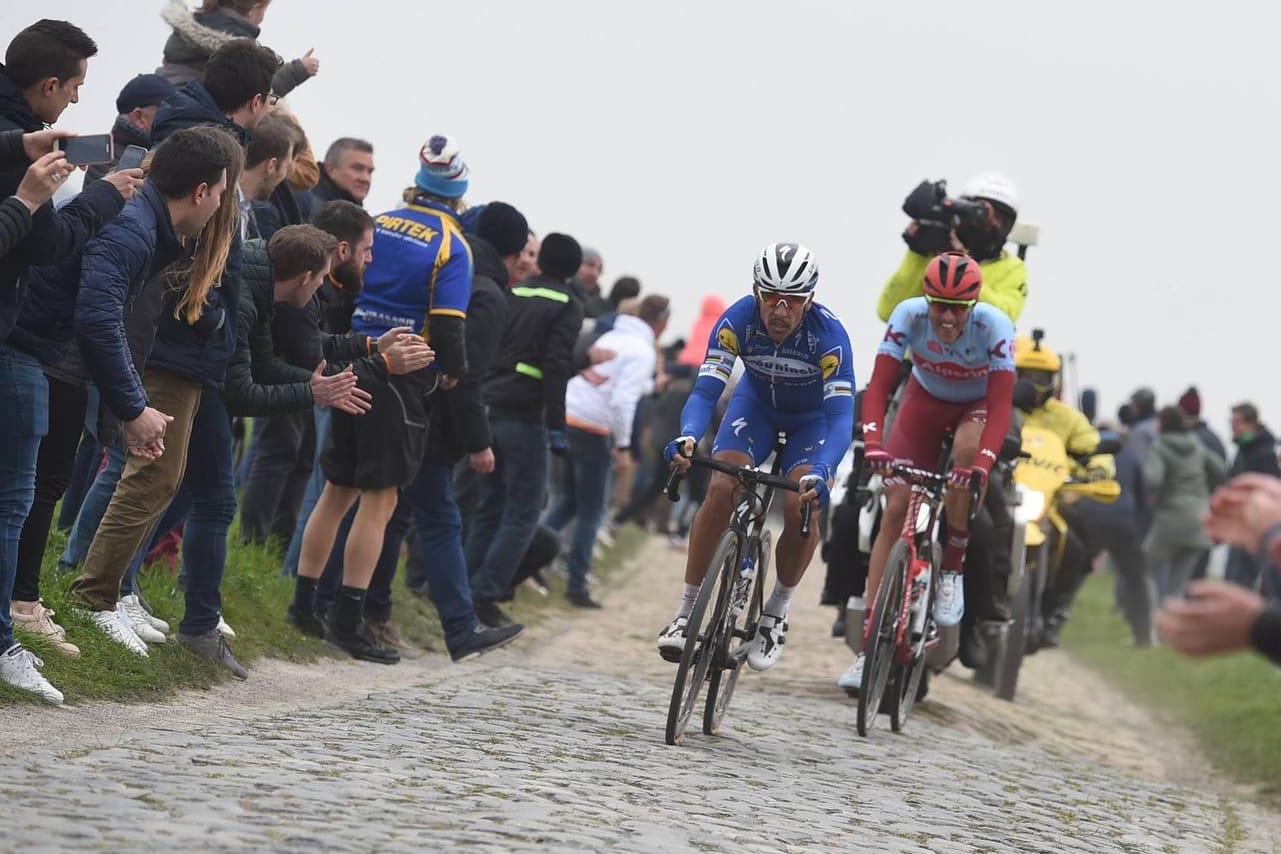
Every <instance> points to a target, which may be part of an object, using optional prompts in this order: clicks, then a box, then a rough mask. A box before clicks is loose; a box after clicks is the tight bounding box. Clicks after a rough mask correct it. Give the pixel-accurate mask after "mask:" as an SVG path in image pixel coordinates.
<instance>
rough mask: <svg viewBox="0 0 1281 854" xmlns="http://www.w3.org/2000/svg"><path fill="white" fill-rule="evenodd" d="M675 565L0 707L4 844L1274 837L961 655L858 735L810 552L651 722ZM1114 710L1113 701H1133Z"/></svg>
mask: <svg viewBox="0 0 1281 854" xmlns="http://www.w3.org/2000/svg"><path fill="white" fill-rule="evenodd" d="M679 572H680V566H679V556H677V555H675V554H673V553H671V552H669V551H667V549H666V547H665V546H663V545H660V544H658V543H657V542H655V543H653V544H651V545H650V546H649V547H648V548H647V549H646V551H645V552H644V553H643V554H642V556H641V558H640V559H639V560H638V561H636V562H635V565H634V566H633V568H632V570H631V574H630V577H629V578H627V579H626V580H625V581H624V582H623V583H622V584H620V585H618V586H617V587H615V588H613V589H611V590H609V591H608V592H607V593H606V595H605V597H604V598H605V604H606V606H607V608H606V610H604V611H602V612H598V613H594V614H585V615H582V616H577V615H576V616H575V617H574V618H573V619H567V620H562V621H556V622H551V623H547V624H544V625H542V626H539V627H536V628H535V629H534V630H532V631H531V632H530V635H531V637H529V638H528V639H526V640H524V641H522V642H521V644H519V645H517V646H516V647H515V648H514V649H511V650H505V651H503V652H500V653H497V654H495V655H493V656H491V657H490V658H488V659H483V660H481V661H480V662H478V663H476V664H471V665H462V666H457V667H452V668H448V667H440V666H439V662H432V663H429V664H427V665H413V666H411V665H402V667H403V670H400V671H398V672H403V674H404V680H405V681H404V683H403V684H402V685H399V686H395V687H391V688H387V687H379V688H375V689H374V690H372V691H369V690H364V691H360V690H357V689H358V688H359V686H358V685H357V684H356V680H353V682H352V684H351V685H347V686H344V685H341V684H335V685H334V686H333V688H332V691H330V692H329V693H328V695H325V694H320V695H319V698H316V695H313V698H312V699H309V700H308V701H307V702H306V703H304V704H297V703H295V704H294V707H290V704H289V703H288V702H277V703H273V704H272V705H270V706H263V705H260V704H256V703H255V704H252V705H250V704H244V705H237V704H236V703H234V702H231V703H226V702H219V703H217V704H213V703H210V704H208V705H209V706H210V708H208V710H207V711H206V710H203V709H202V706H203V705H205V704H204V702H203V700H204V697H205V695H200V694H193V695H188V696H186V697H184V698H183V699H182V700H181V701H180V702H179V703H178V704H176V705H175V706H173V707H172V711H173V714H172V716H171V717H170V718H169V720H170V721H172V722H171V723H166V722H165V720H166V719H165V717H164V715H163V714H159V713H157V712H156V710H154V709H153V710H149V711H148V712H147V713H145V714H140V716H139V718H140V721H141V722H140V724H139V725H138V727H137V728H136V730H130V729H129V728H128V727H124V728H120V727H105V726H104V727H97V728H94V727H93V726H92V723H93V721H94V720H95V717H94V712H93V709H92V708H89V709H82V710H78V711H75V710H73V711H71V712H69V713H68V712H65V711H64V712H60V711H58V710H48V711H41V712H33V713H31V715H30V719H29V721H27V723H26V726H27V727H28V728H27V731H28V732H33V731H34V732H40V731H42V721H43V720H55V718H53V717H51V716H57V715H60V714H61V715H67V714H71V715H77V714H80V715H82V716H83V718H84V719H85V725H86V726H88V727H89V729H87V730H86V729H85V727H79V728H77V726H76V723H75V719H74V718H72V719H70V720H71V721H72V723H68V719H67V718H65V717H63V718H60V719H56V721H57V726H56V727H55V729H56V731H57V733H58V735H57V737H56V738H55V739H54V740H53V743H47V744H41V745H37V746H34V747H28V748H23V749H21V750H15V749H13V746H14V744H15V741H14V739H13V735H12V732H6V735H7V736H8V738H7V740H8V743H9V744H10V746H11V750H10V751H8V752H7V756H6V760H5V763H4V764H5V770H6V772H7V773H6V774H5V775H4V778H3V781H2V782H0V797H2V798H3V802H4V804H5V810H4V813H5V816H6V822H5V823H6V833H5V834H4V837H3V841H2V842H0V849H3V850H21V851H35V850H50V851H52V850H67V849H70V848H73V847H74V848H75V849H77V850H93V849H106V850H123V849H126V848H128V849H138V848H144V847H145V848H149V849H172V850H193V851H206V850H218V851H227V850H248V849H255V850H262V849H271V850H279V851H314V850H318V849H332V850H353V851H361V850H378V851H393V850H396V851H399V850H404V851H409V850H414V851H422V850H442V849H446V850H448V849H459V848H468V849H477V850H495V851H506V850H514V849H519V850H534V849H537V850H584V849H594V850H610V851H655V850H662V851H684V850H735V851H739V850H742V851H779V850H841V851H878V852H879V851H894V852H899V851H901V852H926V851H929V852H938V854H943V852H948V854H951V852H958V854H959V852H980V851H1025V852H1064V851H1080V852H1137V851H1144V852H1146V851H1153V852H1168V851H1189V852H1211V851H1275V850H1277V847H1276V846H1275V845H1274V843H1273V840H1274V839H1281V834H1279V833H1278V832H1277V830H1278V823H1277V817H1276V816H1275V815H1273V814H1272V813H1269V812H1266V811H1264V810H1262V809H1260V808H1259V807H1257V806H1254V805H1253V804H1251V803H1250V802H1248V801H1245V800H1243V799H1241V798H1240V797H1235V796H1232V795H1229V794H1226V793H1227V792H1229V791H1230V790H1229V789H1227V788H1225V787H1224V786H1223V785H1222V784H1216V783H1214V782H1213V781H1211V780H1208V779H1206V778H1205V777H1204V770H1203V766H1200V765H1197V764H1196V762H1197V760H1196V759H1195V757H1188V758H1187V759H1186V761H1185V762H1184V763H1183V764H1182V765H1178V764H1176V765H1175V766H1171V767H1174V768H1175V769H1176V770H1175V771H1169V772H1168V773H1167V766H1166V764H1163V763H1164V762H1165V760H1168V757H1164V758H1163V757H1161V756H1157V755H1152V756H1138V757H1137V758H1136V757H1131V759H1132V760H1133V761H1131V762H1129V763H1128V764H1129V765H1130V766H1132V767H1133V768H1135V769H1138V770H1125V767H1116V766H1117V765H1118V763H1116V762H1109V763H1108V764H1104V763H1102V762H1100V761H1098V760H1097V758H1095V757H1096V755H1097V754H1098V745H1097V744H1091V745H1085V744H1082V745H1081V749H1080V750H1077V749H1074V746H1073V744H1074V742H1073V741H1072V740H1071V737H1065V736H1063V735H1062V734H1061V733H1060V734H1059V735H1058V736H1057V739H1058V740H1055V741H1042V740H1039V739H1038V737H1037V735H1036V733H1035V732H1029V731H1028V730H1027V729H1026V728H1020V726H1019V725H1017V723H1003V722H1001V721H996V722H995V723H994V724H993V725H992V726H988V727H985V726H983V725H982V723H981V721H980V722H976V721H975V719H976V718H978V717H981V716H982V715H983V710H984V709H991V710H993V711H992V715H993V716H997V715H999V714H1005V715H1007V716H1009V715H1011V714H1017V713H1018V712H1019V711H1020V706H1018V705H1016V706H1009V705H1008V704H1002V705H1003V706H1004V709H1005V710H1014V711H1013V712H1010V711H1005V712H1001V710H1000V708H999V707H998V706H997V705H995V704H993V705H987V703H988V701H987V700H986V699H985V698H984V699H981V700H980V699H978V698H979V693H978V692H977V691H975V690H974V689H972V688H971V686H969V685H968V684H966V683H964V682H962V681H961V680H959V679H954V678H948V677H946V676H945V677H944V678H942V679H940V680H938V681H937V683H936V686H935V688H934V690H933V691H932V694H931V698H930V699H929V700H927V701H926V702H925V703H924V704H923V705H922V706H921V708H920V716H919V717H914V718H913V719H912V721H910V722H909V725H908V728H907V731H906V732H905V733H904V734H903V735H892V734H891V733H889V731H888V727H887V726H884V727H882V728H881V729H878V730H877V731H876V732H875V733H874V734H873V736H872V737H869V738H867V739H860V738H859V737H858V735H857V732H856V730H855V727H854V718H855V708H854V705H853V704H852V703H851V702H850V701H849V700H848V699H847V698H846V697H845V696H844V694H843V693H841V692H840V691H838V690H837V689H836V688H835V687H834V686H833V684H832V680H833V678H834V677H835V675H836V673H837V672H839V670H840V668H841V666H843V665H844V664H845V663H846V661H845V655H844V653H843V651H842V650H843V648H842V647H841V646H840V645H839V643H838V642H836V641H833V640H831V639H830V638H828V637H826V635H827V628H828V623H829V621H830V615H831V612H830V610H826V609H819V608H817V607H815V606H812V605H809V604H807V603H812V602H813V601H814V599H816V597H817V589H818V585H819V582H821V578H819V577H817V576H819V575H820V573H821V566H819V565H818V564H817V563H816V564H815V566H814V567H813V571H812V573H811V577H810V578H808V579H807V580H806V582H805V587H804V588H803V589H802V590H801V591H800V593H799V594H798V595H799V599H798V604H797V605H796V608H795V610H794V611H793V621H792V622H793V625H794V626H795V627H796V628H795V629H794V631H793V636H792V637H790V638H789V644H788V648H787V654H786V655H785V656H784V657H783V660H782V662H781V663H780V664H779V666H778V667H777V668H775V670H774V671H772V672H770V673H769V674H766V675H764V676H760V677H758V676H755V675H753V676H750V677H745V678H744V680H743V681H742V683H741V684H740V687H739V692H738V694H737V696H736V698H735V704H734V707H733V708H732V709H731V711H730V715H729V719H728V720H727V723H726V726H725V730H724V732H725V734H724V735H723V736H722V737H719V738H707V737H704V736H702V735H701V734H699V733H698V732H697V722H694V723H693V724H692V726H691V732H690V734H689V735H687V737H686V739H685V741H684V742H683V744H682V746H680V747H675V748H673V747H667V746H666V745H664V744H663V725H664V720H665V715H666V708H667V700H668V697H669V695H670V688H671V685H670V678H671V674H672V669H671V667H670V665H666V664H664V663H663V662H661V661H659V660H658V658H657V656H656V654H655V653H654V652H653V649H652V640H653V635H654V632H655V631H656V630H657V629H658V627H659V626H660V625H661V624H662V622H664V618H665V617H667V616H669V611H670V608H671V606H672V604H673V598H672V597H673V596H674V595H675V593H676V592H678V591H679V583H678V579H679ZM1034 662H1035V660H1034ZM1035 663H1036V666H1037V667H1041V668H1045V667H1050V668H1057V669H1058V670H1060V671H1062V672H1063V673H1066V671H1065V670H1064V668H1069V669H1070V667H1071V665H1070V664H1068V663H1067V662H1066V661H1065V660H1063V659H1058V660H1051V659H1042V661H1041V662H1035ZM369 667H371V668H372V667H375V666H374V665H369ZM349 672H353V673H356V672H359V671H357V670H352V671H349ZM1063 673H1061V674H1060V675H1063ZM295 678H296V676H295ZM1063 678H1067V679H1077V680H1080V679H1083V678H1087V677H1083V676H1081V675H1080V674H1079V673H1067V674H1066V676H1063ZM1059 682H1062V679H1060V678H1058V677H1055V678H1046V679H1043V680H1040V681H1036V680H1032V681H1031V682H1030V686H1029V689H1028V690H1029V692H1034V691H1035V688H1036V686H1037V685H1039V684H1058V683H1059ZM236 687H237V686H234V685H227V686H223V687H221V688H219V689H218V691H219V696H220V698H221V697H223V695H224V694H230V695H231V696H232V698H233V699H234V692H235V691H236ZM1096 687H1097V686H1096ZM1100 690H1101V689H1100ZM1026 708H1028V709H1029V716H1030V717H1029V720H1030V721H1031V723H1029V724H1027V726H1031V727H1036V728H1039V727H1044V726H1053V725H1054V724H1055V719H1054V717H1053V713H1052V711H1047V710H1046V708H1044V707H1041V708H1039V709H1038V708H1037V707H1036V703H1035V700H1031V699H1030V700H1029V701H1028V702H1027V705H1026ZM1062 714H1063V715H1064V716H1065V717H1067V716H1074V717H1078V718H1079V715H1076V714H1075V713H1073V712H1071V711H1064V712H1062ZM1127 714H1129V715H1130V717H1129V718H1126V719H1125V720H1124V722H1123V723H1121V724H1117V726H1124V727H1131V726H1140V727H1141V726H1145V724H1144V722H1143V721H1142V719H1140V718H1134V714H1136V713H1134V712H1133V711H1130V712H1128V713H1127ZM41 716H45V717H41ZM1038 716H1039V717H1038ZM1015 720H1017V718H1015ZM11 723H12V722H11ZM1095 724H1097V725H1098V726H1102V724H1101V723H1098V722H1094V724H1091V723H1090V722H1086V724H1085V725H1084V729H1083V730H1082V726H1083V725H1082V722H1081V721H1080V720H1079V719H1078V720H1075V721H1074V722H1072V726H1069V725H1068V722H1067V721H1064V727H1063V728H1062V729H1064V730H1065V731H1067V732H1069V733H1071V732H1074V731H1077V730H1081V731H1084V732H1087V733H1088V732H1089V731H1090V730H1091V729H1092V728H1093V726H1094V725H1095ZM1073 726H1075V727H1076V730H1074V729H1073ZM6 729H10V728H9V727H6ZM1153 739H1154V736H1153V735H1152V732H1151V731H1150V729H1149V730H1148V731H1139V732H1137V734H1136V737H1134V738H1130V739H1128V740H1126V739H1122V740H1123V741H1124V743H1125V744H1126V745H1127V746H1126V750H1128V751H1129V752H1131V753H1137V754H1143V753H1144V751H1147V752H1148V753H1152V754H1159V753H1160V752H1161V751H1162V749H1163V747H1164V746H1165V745H1167V744H1168V742H1157V741H1155V740H1153ZM1135 745H1138V746H1137V747H1136V746H1135ZM1144 745H1147V746H1146V747H1145V746H1144ZM1166 749H1167V752H1168V748H1166ZM1112 752H1113V753H1122V752H1125V751H1121V750H1113V751H1112ZM1140 760H1142V761H1140ZM1120 765H1121V766H1125V765H1126V763H1125V762H1121V763H1120ZM1171 775H1173V777H1176V778H1179V779H1173V780H1172V779H1170V777H1171ZM1162 778H1165V779H1162ZM1193 781H1198V782H1196V783H1195V784H1194V783H1193Z"/></svg>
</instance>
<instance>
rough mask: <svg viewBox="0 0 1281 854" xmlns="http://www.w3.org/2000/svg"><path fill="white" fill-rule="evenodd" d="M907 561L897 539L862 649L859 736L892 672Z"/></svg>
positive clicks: (867, 725)
mask: <svg viewBox="0 0 1281 854" xmlns="http://www.w3.org/2000/svg"><path fill="white" fill-rule="evenodd" d="M910 560H911V554H910V553H909V551H908V548H907V543H905V542H904V541H902V540H899V541H898V542H896V543H895V544H894V548H892V549H890V556H889V559H888V560H887V561H886V562H885V572H884V573H882V575H881V586H880V589H878V590H877V591H876V603H875V604H874V605H873V608H874V610H873V612H872V615H871V619H872V621H873V622H872V625H871V632H870V633H869V634H868V638H867V647H866V648H865V649H864V650H863V652H864V660H863V687H862V690H860V691H859V692H858V734H859V735H861V736H866V735H867V732H868V730H870V729H871V728H872V723H873V722H874V721H875V720H876V715H877V713H878V712H879V711H880V708H881V700H882V699H883V698H884V697H885V686H886V685H887V684H888V682H889V681H890V673H891V671H893V670H894V643H895V634H896V632H895V629H896V626H897V623H898V616H899V610H900V607H901V605H902V602H903V591H904V585H905V584H906V581H907V570H908V565H909V562H910Z"/></svg>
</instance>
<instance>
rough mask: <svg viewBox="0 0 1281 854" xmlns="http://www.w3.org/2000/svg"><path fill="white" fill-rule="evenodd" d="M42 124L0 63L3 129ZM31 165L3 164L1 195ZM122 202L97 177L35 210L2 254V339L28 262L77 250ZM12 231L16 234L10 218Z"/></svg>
mask: <svg viewBox="0 0 1281 854" xmlns="http://www.w3.org/2000/svg"><path fill="white" fill-rule="evenodd" d="M43 129H44V125H43V124H42V123H41V122H40V120H39V119H37V118H36V117H35V115H34V114H33V113H32V112H31V107H30V106H29V105H28V104H27V101H26V99H25V98H23V97H22V90H20V89H19V88H18V86H17V84H15V83H14V82H13V81H12V80H10V79H9V75H8V72H7V71H6V70H5V68H4V66H3V65H0V131H5V130H20V131H24V132H27V133H31V132H34V131H38V130H43ZM19 145H21V142H19ZM24 160H25V157H24ZM28 165H29V164H26V163H23V164H21V165H17V166H14V167H13V168H0V199H5V198H8V197H9V196H12V195H13V194H14V193H15V192H17V189H18V185H20V184H21V183H22V178H23V176H24V175H26V172H27V166H28ZM124 206H125V200H124V196H122V195H120V193H119V191H117V190H116V188H115V187H113V186H111V185H110V184H108V183H105V182H102V181H99V182H97V183H96V184H93V185H91V186H90V187H88V188H87V189H85V190H84V191H83V192H82V193H80V195H78V196H76V197H75V198H74V199H72V200H71V201H70V202H68V203H67V204H66V205H64V206H63V207H62V208H61V209H60V210H56V211H55V210H54V208H53V202H45V203H44V204H43V205H41V206H40V207H39V208H38V209H37V210H36V212H35V214H34V215H33V216H32V217H31V228H30V230H29V231H28V232H27V234H26V236H25V237H23V238H22V239H20V240H18V241H16V242H15V243H14V244H13V246H12V248H11V249H10V250H9V252H8V253H6V254H4V255H3V256H0V343H4V342H5V341H6V340H7V339H8V337H9V332H10V330H11V329H13V325H14V323H15V321H16V320H17V316H18V306H19V304H20V303H21V302H22V300H23V298H24V296H25V286H24V281H23V279H24V274H25V273H26V271H27V268H29V267H45V266H49V265H51V264H56V263H58V262H59V261H62V260H64V259H66V258H68V257H69V256H71V255H74V254H76V253H77V252H79V251H80V249H81V247H83V246H84V244H85V242H86V241H87V240H89V238H91V237H93V236H94V235H95V234H97V233H98V231H99V230H100V229H101V228H102V227H103V226H104V225H106V224H107V222H109V221H110V220H111V219H112V217H114V216H115V215H116V214H118V213H120V209H121V208H123V207H124ZM12 213H14V212H12V211H11V214H12ZM20 218H21V217H20V215H19V219H20ZM9 231H10V237H11V238H12V237H13V235H14V232H13V230H12V223H11V224H10V226H9Z"/></svg>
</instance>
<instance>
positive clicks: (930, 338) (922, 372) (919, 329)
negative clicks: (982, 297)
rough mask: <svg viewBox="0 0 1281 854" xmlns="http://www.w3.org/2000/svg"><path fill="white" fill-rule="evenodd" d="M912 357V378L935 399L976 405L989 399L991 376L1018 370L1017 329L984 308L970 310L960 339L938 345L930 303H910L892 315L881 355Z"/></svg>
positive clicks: (1001, 314) (922, 300) (997, 311)
mask: <svg viewBox="0 0 1281 854" xmlns="http://www.w3.org/2000/svg"><path fill="white" fill-rule="evenodd" d="M908 349H910V350H911V351H912V376H913V377H915V378H916V381H917V382H918V383H920V384H921V387H922V388H923V389H925V390H926V391H927V392H929V393H930V395H931V396H932V397H935V398H937V399H939V400H943V401H947V402H948V403H971V402H973V401H976V400H982V399H983V398H984V397H985V396H986V395H987V377H988V374H989V373H990V372H992V371H1013V370H1014V324H1013V323H1011V322H1010V318H1009V317H1007V316H1006V315H1005V313H1004V312H1003V311H1001V310H1000V309H999V308H996V307H995V306H992V305H988V304H987V303H985V302H981V303H979V304H978V305H976V306H974V308H973V309H971V310H970V314H969V317H968V318H967V320H966V323H965V329H964V330H962V331H961V337H960V338H958V339H957V340H956V341H955V342H953V343H951V344H946V343H944V342H943V341H941V340H939V337H938V336H937V335H935V334H934V327H933V325H932V324H931V323H930V306H929V303H928V302H927V301H926V299H925V297H915V298H913V299H906V300H903V301H902V302H901V303H899V304H898V305H897V306H896V307H895V309H894V311H893V313H892V314H891V315H890V324H889V327H888V328H887V329H886V330H885V338H884V339H882V341H881V346H880V347H879V348H878V349H877V351H876V352H877V354H878V355H886V356H892V357H893V358H895V359H902V358H903V355H904V353H905V352H906V351H907V350H908Z"/></svg>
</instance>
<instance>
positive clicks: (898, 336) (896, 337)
mask: <svg viewBox="0 0 1281 854" xmlns="http://www.w3.org/2000/svg"><path fill="white" fill-rule="evenodd" d="M906 337H907V333H906V332H895V331H894V327H893V326H889V327H886V329H885V337H884V338H882V339H881V342H882V343H884V342H886V341H889V342H891V343H893V344H894V346H896V347H897V346H898V345H900V344H902V343H903V339H904V338H906Z"/></svg>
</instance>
